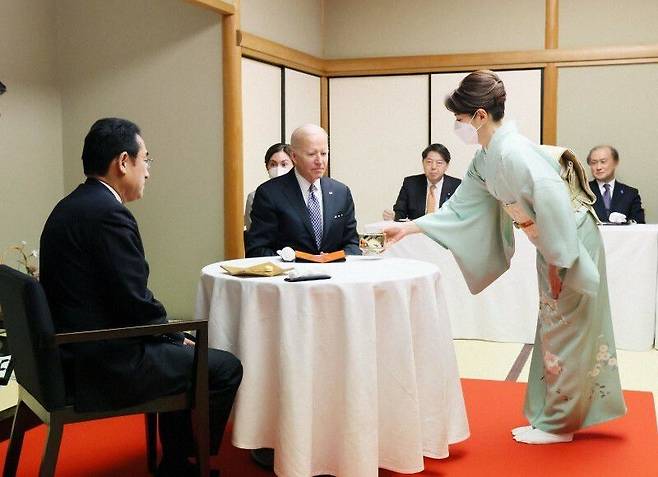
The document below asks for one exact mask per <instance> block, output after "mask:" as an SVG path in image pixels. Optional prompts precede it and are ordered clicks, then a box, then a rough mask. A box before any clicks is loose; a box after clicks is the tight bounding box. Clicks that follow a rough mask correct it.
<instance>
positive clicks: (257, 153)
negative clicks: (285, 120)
mask: <svg viewBox="0 0 658 477" xmlns="http://www.w3.org/2000/svg"><path fill="white" fill-rule="evenodd" d="M242 118H243V126H242V132H243V145H244V149H243V152H244V155H243V157H244V197H245V200H246V198H247V195H248V194H249V193H250V192H252V191H254V190H256V187H258V186H259V185H260V184H261V183H262V182H264V181H266V180H267V179H268V176H267V171H266V170H265V161H264V159H265V151H267V148H269V147H270V146H271V145H272V144H274V143H277V142H281V68H279V67H278V66H272V65H269V64H267V63H261V62H260V61H254V60H250V59H248V58H242Z"/></svg>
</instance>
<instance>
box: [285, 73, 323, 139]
mask: <svg viewBox="0 0 658 477" xmlns="http://www.w3.org/2000/svg"><path fill="white" fill-rule="evenodd" d="M285 84H286V93H285V95H286V98H285V114H286V134H285V138H286V142H288V143H290V135H291V134H292V132H293V131H294V130H295V129H297V128H298V127H299V126H303V125H304V124H317V125H319V124H320V78H319V77H318V76H313V75H309V74H306V73H301V72H299V71H295V70H291V69H289V68H286V69H285Z"/></svg>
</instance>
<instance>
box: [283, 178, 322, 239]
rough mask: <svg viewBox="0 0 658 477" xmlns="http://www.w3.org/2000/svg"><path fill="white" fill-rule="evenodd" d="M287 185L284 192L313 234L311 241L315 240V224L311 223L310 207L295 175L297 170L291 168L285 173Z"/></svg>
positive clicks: (307, 228) (285, 183)
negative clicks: (307, 205)
mask: <svg viewBox="0 0 658 477" xmlns="http://www.w3.org/2000/svg"><path fill="white" fill-rule="evenodd" d="M283 181H284V185H285V187H284V188H283V191H284V194H285V195H286V197H287V198H288V201H289V202H290V205H291V206H292V208H293V209H294V210H295V211H296V212H297V215H298V216H299V217H300V218H301V219H302V222H303V223H304V227H305V228H306V230H307V231H308V233H309V234H310V236H311V239H312V240H311V241H312V242H315V239H314V238H313V237H315V234H314V233H313V225H312V224H311V217H310V216H309V214H308V208H307V207H306V203H304V197H303V196H302V191H301V189H300V188H299V182H297V176H295V170H294V169H293V170H291V171H290V172H289V173H288V174H286V175H285V178H284V179H283Z"/></svg>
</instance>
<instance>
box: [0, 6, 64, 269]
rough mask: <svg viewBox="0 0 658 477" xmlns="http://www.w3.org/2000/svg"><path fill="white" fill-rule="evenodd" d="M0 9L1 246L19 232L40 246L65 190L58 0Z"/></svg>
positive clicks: (15, 238) (16, 239)
mask: <svg viewBox="0 0 658 477" xmlns="http://www.w3.org/2000/svg"><path fill="white" fill-rule="evenodd" d="M0 11H1V13H0V45H2V46H1V49H2V52H1V53H0V80H1V81H2V82H3V83H4V84H5V85H6V86H7V92H6V93H5V94H4V95H2V96H0V224H2V225H0V253H2V251H3V250H4V249H5V248H6V247H8V246H9V245H13V244H16V243H18V242H20V241H22V240H25V241H26V242H28V245H27V246H28V247H29V249H30V250H32V249H37V248H39V236H40V235H41V229H42V228H43V224H44V222H45V220H46V218H47V216H48V214H49V213H50V210H51V208H52V206H53V205H54V204H55V202H56V201H57V200H59V198H60V197H61V196H62V192H63V172H62V111H61V98H60V94H59V91H58V89H57V82H56V81H55V78H56V77H57V69H56V68H57V47H56V45H57V30H56V24H55V22H54V21H53V17H54V16H55V3H54V2H52V1H50V0H34V1H30V2H22V1H11V2H2V6H1V7H0ZM7 258H8V261H9V263H10V265H12V266H14V265H16V262H15V260H14V258H15V257H14V256H11V257H9V256H8V257H7Z"/></svg>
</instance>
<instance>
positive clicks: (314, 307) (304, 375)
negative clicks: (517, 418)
mask: <svg viewBox="0 0 658 477" xmlns="http://www.w3.org/2000/svg"><path fill="white" fill-rule="evenodd" d="M266 260H271V261H273V262H276V263H279V264H281V263H280V262H279V260H278V259H276V258H273V257H270V258H255V259H253V258H252V259H243V260H234V261H231V262H230V263H231V264H232V265H238V266H241V265H247V266H248V265H250V264H251V265H253V264H255V263H260V262H263V261H266ZM225 263H226V262H225ZM281 265H282V266H286V264H281ZM290 265H294V266H295V267H296V268H297V269H298V270H303V269H307V268H308V267H313V268H314V269H316V270H321V271H322V272H325V273H328V274H330V275H331V276H332V278H331V279H329V280H318V281H307V282H298V283H289V282H285V281H284V280H283V278H284V277H283V276H278V277H270V278H237V277H231V276H229V275H227V274H225V273H224V272H223V270H222V269H221V268H220V265H219V264H212V265H208V266H206V267H204V268H203V270H202V272H201V281H200V284H199V290H198V298H197V311H196V316H197V318H200V319H201V318H207V319H209V320H210V324H209V342H210V346H211V347H214V348H221V349H226V350H228V351H231V352H233V353H234V354H236V355H237V356H238V357H239V358H240V359H241V360H242V364H243V366H244V378H243V381H242V384H241V386H240V390H239V392H238V396H237V399H236V403H235V408H234V412H235V414H234V424H233V444H234V445H235V446H237V447H240V448H247V449H252V448H259V447H272V448H274V449H275V464H274V468H275V472H276V473H277V474H278V475H281V476H286V477H298V476H299V477H309V476H312V475H318V474H332V475H338V476H341V477H369V476H372V477H375V476H377V475H378V470H377V469H378V467H383V468H387V469H391V470H394V471H398V472H406V473H415V472H419V471H421V470H422V469H423V456H427V457H434V458H443V457H446V456H448V445H449V444H451V443H455V442H458V441H461V440H463V439H465V438H467V437H468V434H469V433H468V423H467V420H466V412H465V408H464V401H463V396H462V392H461V385H460V382H459V374H458V371H457V365H456V359H455V353H454V348H453V344H452V336H451V333H450V320H449V318H448V315H447V313H446V307H445V302H444V297H443V293H442V291H441V288H440V284H441V280H440V275H439V272H438V270H437V268H436V266H434V265H432V264H429V263H426V262H419V261H415V260H409V259H399V258H388V259H376V260H368V259H365V258H363V257H348V260H347V261H346V262H342V263H332V264H323V265H310V264H290Z"/></svg>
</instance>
